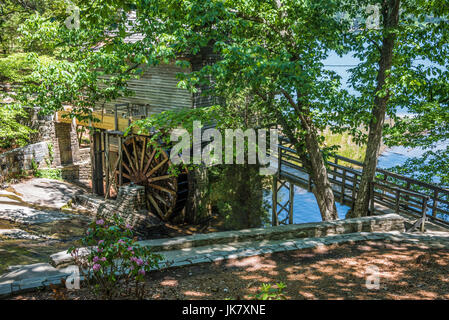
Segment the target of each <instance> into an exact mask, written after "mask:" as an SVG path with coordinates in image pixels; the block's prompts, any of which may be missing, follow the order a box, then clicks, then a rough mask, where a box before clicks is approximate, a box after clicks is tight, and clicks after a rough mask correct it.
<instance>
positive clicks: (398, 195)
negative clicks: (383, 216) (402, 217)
mask: <svg viewBox="0 0 449 320" xmlns="http://www.w3.org/2000/svg"><path fill="white" fill-rule="evenodd" d="M400 197H401V190H399V189H396V213H399V209H400V207H399V201H400V199H401V198H400Z"/></svg>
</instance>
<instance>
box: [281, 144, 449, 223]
mask: <svg viewBox="0 0 449 320" xmlns="http://www.w3.org/2000/svg"><path fill="white" fill-rule="evenodd" d="M280 141H281V142H280V144H279V145H278V168H279V170H278V174H277V177H276V179H275V180H277V181H275V185H273V191H274V192H273V203H277V204H278V206H273V207H278V208H276V212H275V211H274V210H273V222H274V224H284V223H287V222H288V223H293V185H297V186H300V187H302V188H305V189H307V190H309V191H312V188H313V181H312V179H311V177H310V175H309V174H308V172H307V170H306V169H305V168H304V166H303V165H302V163H301V160H300V159H299V157H298V155H297V153H296V151H295V150H294V148H293V147H292V145H291V144H290V143H289V142H288V140H287V139H285V138H281V139H280ZM327 165H328V177H329V180H330V182H331V183H332V189H333V191H334V194H335V197H336V200H337V201H338V202H340V203H342V204H346V205H349V206H351V205H352V204H353V203H354V201H355V198H356V196H357V190H358V187H359V184H360V180H361V176H362V168H363V163H361V162H358V161H355V160H352V159H349V158H345V157H342V156H338V155H335V156H333V157H332V158H330V159H328V162H327ZM281 187H287V188H290V199H289V201H288V202H289V203H286V204H280V203H279V202H278V199H277V192H278V191H279V189H280V188H281ZM275 188H276V189H275ZM279 207H280V209H279ZM379 210H381V211H382V212H395V213H398V214H401V215H405V216H408V217H411V218H418V219H420V220H423V218H424V217H425V219H426V220H430V221H432V222H434V223H436V224H437V225H441V226H444V227H449V190H447V189H443V188H440V187H438V186H435V185H432V184H428V183H425V182H422V181H418V180H415V179H412V178H408V177H405V176H402V175H399V174H396V173H393V172H390V171H387V170H383V169H377V170H376V178H375V181H374V182H373V183H372V185H371V188H370V212H372V213H373V214H374V213H375V212H376V211H379ZM283 211H285V212H286V213H287V218H285V219H283V220H281V219H280V218H279V215H280V214H281V213H282V212H283Z"/></svg>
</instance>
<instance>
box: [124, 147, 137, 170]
mask: <svg viewBox="0 0 449 320" xmlns="http://www.w3.org/2000/svg"><path fill="white" fill-rule="evenodd" d="M123 151H125V155H126V157H127V158H128V163H129V164H130V166H131V168H133V170H134V171H136V169H135V168H134V163H133V161H132V158H131V155H130V154H129V152H128V150H127V149H126V146H125V145H123Z"/></svg>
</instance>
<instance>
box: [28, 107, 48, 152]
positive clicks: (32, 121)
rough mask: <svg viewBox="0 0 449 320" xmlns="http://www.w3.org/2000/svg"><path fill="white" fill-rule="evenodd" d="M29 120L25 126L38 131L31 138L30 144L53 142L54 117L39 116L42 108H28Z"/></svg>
mask: <svg viewBox="0 0 449 320" xmlns="http://www.w3.org/2000/svg"><path fill="white" fill-rule="evenodd" d="M26 111H27V112H28V119H27V120H26V121H24V124H25V125H27V126H29V127H30V128H32V129H34V130H36V132H35V133H33V134H31V136H30V144H34V143H37V142H40V141H52V140H53V138H54V136H55V124H54V118H55V117H54V115H41V114H39V111H40V108H27V109H26Z"/></svg>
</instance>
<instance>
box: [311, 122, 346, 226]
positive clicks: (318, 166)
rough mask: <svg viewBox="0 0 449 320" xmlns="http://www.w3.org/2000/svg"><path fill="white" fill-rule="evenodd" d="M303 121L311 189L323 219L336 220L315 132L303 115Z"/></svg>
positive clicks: (332, 199)
mask: <svg viewBox="0 0 449 320" xmlns="http://www.w3.org/2000/svg"><path fill="white" fill-rule="evenodd" d="M304 121H306V122H307V123H306V124H305V126H306V128H307V133H306V134H305V144H306V148H307V151H308V153H309V156H310V161H309V174H310V175H311V177H312V181H313V183H314V186H313V189H312V191H313V194H314V195H315V198H316V200H317V203H318V207H319V209H320V213H321V218H322V219H323V221H330V220H337V219H338V213H337V207H336V205H335V198H334V192H333V190H332V185H331V183H330V181H329V178H328V176H327V168H326V164H325V162H324V158H323V154H322V153H321V150H320V146H319V144H318V139H317V136H316V133H315V131H314V129H313V127H312V126H311V125H310V122H309V121H310V119H309V118H308V117H306V116H304V117H303V122H304ZM303 124H304V123H303Z"/></svg>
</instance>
